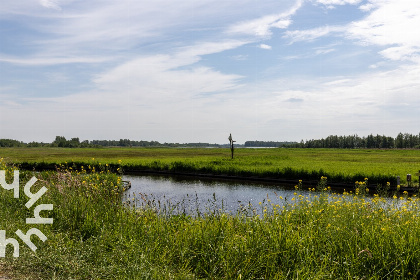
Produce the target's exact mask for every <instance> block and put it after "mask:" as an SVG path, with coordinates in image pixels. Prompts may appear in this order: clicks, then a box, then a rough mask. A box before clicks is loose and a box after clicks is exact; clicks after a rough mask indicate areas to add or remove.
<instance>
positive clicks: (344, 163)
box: [0, 148, 420, 184]
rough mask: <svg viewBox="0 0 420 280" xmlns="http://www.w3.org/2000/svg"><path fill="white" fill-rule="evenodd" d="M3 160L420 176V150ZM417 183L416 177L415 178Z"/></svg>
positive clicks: (24, 154)
mask: <svg viewBox="0 0 420 280" xmlns="http://www.w3.org/2000/svg"><path fill="white" fill-rule="evenodd" d="M0 157H3V158H5V159H7V160H11V161H13V162H15V163H21V166H22V167H26V168H29V169H31V168H34V167H36V168H45V167H51V168H53V167H54V166H55V165H58V164H61V163H65V162H67V163H68V164H69V165H70V166H71V165H73V164H74V163H75V164H76V165H77V166H79V167H80V166H81V165H83V166H85V167H86V166H87V165H89V164H90V165H95V166H96V167H97V168H98V167H99V163H101V164H106V163H108V164H111V165H112V166H113V167H115V169H116V168H118V167H122V168H123V170H125V171H133V170H134V171H135V170H157V171H171V172H193V173H194V172H195V173H207V174H226V175H236V176H244V177H246V176H260V177H272V178H285V179H312V180H318V179H319V178H320V177H321V176H327V177H328V179H329V181H330V182H346V183H353V182H355V181H360V180H363V178H365V177H368V178H369V180H370V182H371V183H375V184H376V183H380V184H386V182H391V183H392V184H395V181H396V176H400V177H401V182H402V183H404V182H405V178H406V174H408V173H410V174H414V173H416V172H418V170H420V150H343V149H236V150H235V158H234V159H233V160H232V159H230V158H229V157H230V151H229V150H228V149H176V148H103V149H88V148H86V149H64V148H2V149H0ZM413 180H414V182H416V183H417V182H418V177H416V176H413Z"/></svg>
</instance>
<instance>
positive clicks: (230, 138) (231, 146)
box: [228, 133, 236, 159]
mask: <svg viewBox="0 0 420 280" xmlns="http://www.w3.org/2000/svg"><path fill="white" fill-rule="evenodd" d="M228 139H229V142H230V152H231V154H232V159H233V149H234V148H233V143H235V142H236V141H233V139H232V133H231V134H229V138H228Z"/></svg>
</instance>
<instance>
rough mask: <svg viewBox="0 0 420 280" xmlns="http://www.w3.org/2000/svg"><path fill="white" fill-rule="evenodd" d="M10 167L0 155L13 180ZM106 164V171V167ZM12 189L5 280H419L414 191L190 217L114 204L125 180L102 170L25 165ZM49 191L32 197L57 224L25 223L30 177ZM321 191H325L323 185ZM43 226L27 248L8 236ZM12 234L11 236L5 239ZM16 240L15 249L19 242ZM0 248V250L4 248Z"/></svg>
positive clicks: (300, 198) (6, 217) (2, 212)
mask: <svg viewBox="0 0 420 280" xmlns="http://www.w3.org/2000/svg"><path fill="white" fill-rule="evenodd" d="M15 168H16V166H13V165H10V162H9V164H6V163H5V162H4V161H2V160H1V159H0V170H5V171H6V172H5V175H6V176H5V178H6V179H7V180H8V182H10V181H12V179H13V176H14V171H15ZM102 168H104V167H103V166H102ZM19 175H20V176H19V177H20V189H19V193H20V196H19V197H17V198H16V197H15V196H14V191H13V190H10V189H7V188H6V189H5V188H2V187H0V205H1V207H0V221H2V222H1V225H0V229H1V231H2V232H0V233H1V234H2V237H1V239H2V240H0V241H1V242H2V243H3V244H4V243H5V238H13V239H15V240H16V241H17V242H19V243H20V247H19V253H20V255H19V257H13V253H14V251H13V248H14V247H15V246H18V245H16V244H15V245H14V244H9V245H7V247H6V249H5V250H4V247H3V248H0V249H2V250H4V251H3V252H4V253H5V256H6V257H0V277H1V276H6V278H7V279H57V280H61V279H63V280H64V279H191V280H193V279H284V280H287V279H378V280H379V279H419V278H420V254H419V251H420V243H419V242H418V236H419V235H420V216H419V210H420V199H418V198H417V197H414V196H413V197H409V196H408V195H407V194H404V193H403V194H395V195H394V197H393V198H392V199H385V198H382V197H380V196H378V195H375V196H374V197H370V198H367V197H365V196H364V195H363V192H360V193H359V194H358V195H351V194H349V193H343V194H340V195H339V194H333V193H331V192H329V191H328V190H327V191H323V192H322V191H321V192H310V193H309V194H308V192H301V191H300V190H296V192H295V194H294V196H293V198H292V199H291V200H287V201H286V199H285V198H284V199H283V198H282V197H281V196H280V197H278V198H275V199H273V200H272V201H271V200H266V201H263V202H261V203H259V204H258V205H255V206H254V207H260V208H261V210H262V211H261V213H262V214H261V215H257V214H256V212H254V211H253V209H248V210H247V209H243V210H240V211H238V212H237V213H236V214H232V215H231V214H227V213H223V212H221V211H220V210H219V209H218V208H217V207H214V208H209V209H208V210H207V212H205V213H198V212H197V213H196V215H194V216H189V215H185V214H183V213H184V212H183V211H182V209H180V210H181V211H180V212H178V211H175V212H174V211H172V209H171V208H164V207H161V205H163V204H161V203H160V202H159V201H155V200H154V199H153V200H147V198H146V200H145V206H144V207H142V208H138V209H134V208H132V207H131V206H130V204H124V205H123V204H122V203H121V195H122V193H123V191H124V188H123V185H122V181H121V177H120V176H119V175H117V174H114V173H112V172H108V170H107V169H106V168H105V169H102V170H100V171H99V170H98V171H93V170H91V172H87V171H86V170H84V171H82V172H75V171H73V170H61V171H58V172H55V171H43V172H39V173H38V172H36V173H35V172H32V171H20V174H19ZM32 176H36V178H37V179H38V183H36V184H35V185H34V186H33V187H32V188H31V192H32V193H36V192H37V190H39V189H40V188H41V187H44V186H45V187H46V188H47V189H48V191H47V192H46V193H45V194H44V195H42V197H41V198H40V199H39V200H38V201H37V202H36V205H37V206H36V207H38V205H41V204H52V205H53V206H54V209H53V210H52V211H51V210H48V211H41V216H42V217H43V218H47V217H49V218H53V219H54V222H53V224H35V225H34V224H26V223H25V221H27V220H26V219H27V218H29V217H34V215H36V214H35V212H36V208H35V207H34V206H33V207H30V208H27V207H26V203H27V202H28V197H27V195H26V190H25V189H26V187H25V183H26V182H28V181H29V180H30V178H31V177H32ZM320 189H323V188H320ZM30 228H37V229H39V230H40V231H41V232H42V233H43V234H45V236H46V237H47V238H48V239H47V240H44V241H41V240H40V239H39V238H37V237H32V241H33V242H34V243H35V245H36V246H37V250H36V252H33V251H32V250H31V249H30V248H29V247H28V246H27V245H26V244H24V243H23V241H22V240H21V239H20V238H19V237H18V236H17V234H15V232H16V230H17V229H20V230H22V231H23V232H24V233H28V231H29V230H30ZM11 240H12V239H9V240H8V241H11ZM15 248H16V247H15ZM0 252H1V251H0Z"/></svg>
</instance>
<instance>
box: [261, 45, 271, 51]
mask: <svg viewBox="0 0 420 280" xmlns="http://www.w3.org/2000/svg"><path fill="white" fill-rule="evenodd" d="M258 47H259V48H260V49H263V50H271V49H272V47H271V46H270V45H266V44H260V45H259V46H258Z"/></svg>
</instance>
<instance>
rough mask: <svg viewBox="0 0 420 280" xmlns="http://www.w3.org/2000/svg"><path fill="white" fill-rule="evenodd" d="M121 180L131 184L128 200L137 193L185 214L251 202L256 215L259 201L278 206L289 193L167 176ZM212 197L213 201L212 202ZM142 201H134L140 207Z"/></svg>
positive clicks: (275, 188) (277, 188)
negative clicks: (178, 206)
mask: <svg viewBox="0 0 420 280" xmlns="http://www.w3.org/2000/svg"><path fill="white" fill-rule="evenodd" d="M123 179H124V180H128V181H130V182H131V185H132V187H131V189H129V190H128V191H127V196H128V195H129V196H130V199H131V200H133V198H134V197H136V199H135V200H138V198H139V197H140V195H139V193H141V194H143V195H147V196H148V197H149V198H154V199H155V202H157V201H160V202H161V204H163V203H164V202H167V201H170V202H171V203H172V204H177V203H178V204H179V205H180V206H181V207H182V208H183V209H184V208H185V209H186V211H187V212H189V213H191V211H192V212H194V211H195V210H196V209H197V207H198V209H199V211H200V212H204V211H206V209H207V208H209V209H210V210H214V209H221V208H222V203H223V209H224V210H225V211H226V212H231V213H235V212H236V211H237V210H238V209H239V208H241V205H242V207H246V206H248V205H249V203H251V204H252V205H253V206H254V207H255V208H256V210H257V212H258V213H260V211H261V206H260V205H259V202H266V201H267V199H270V200H271V202H272V203H274V204H279V205H282V203H284V200H280V199H279V198H278V197H279V196H282V197H283V198H284V199H286V201H288V202H290V201H291V199H292V197H293V193H294V191H293V190H287V189H285V188H281V187H280V186H275V185H261V184H250V183H234V182H230V181H210V180H199V179H188V180H187V179H179V178H177V177H167V176H124V178H123ZM214 198H216V200H214ZM141 202H142V200H141V199H140V200H138V201H137V205H141Z"/></svg>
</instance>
